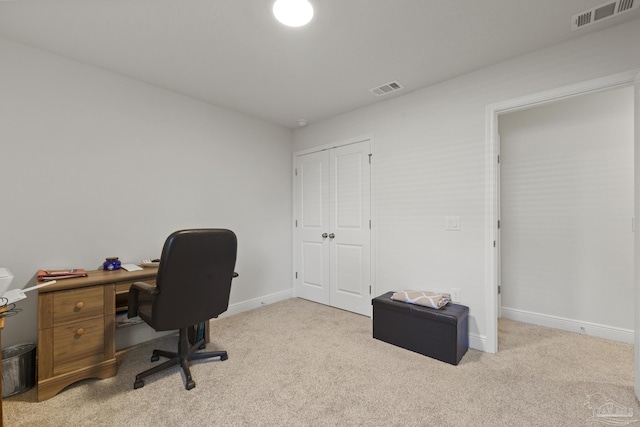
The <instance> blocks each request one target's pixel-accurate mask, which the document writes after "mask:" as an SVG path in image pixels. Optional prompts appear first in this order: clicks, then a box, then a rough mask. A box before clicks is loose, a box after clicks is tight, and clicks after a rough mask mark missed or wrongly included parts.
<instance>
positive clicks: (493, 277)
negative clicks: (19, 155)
mask: <svg viewBox="0 0 640 427" xmlns="http://www.w3.org/2000/svg"><path fill="white" fill-rule="evenodd" d="M622 87H634V88H635V107H634V108H635V111H634V117H635V124H634V126H635V138H634V170H635V179H634V181H635V185H634V195H635V206H634V216H635V217H636V218H640V183H639V181H640V116H639V115H640V70H637V69H636V70H631V71H627V72H623V73H618V74H614V75H610V76H606V77H602V78H598V79H594V80H589V81H586V82H582V83H577V84H573V85H569V86H563V87H559V88H556V89H551V90H548V91H544V92H539V93H535V94H532V95H527V96H523V97H519V98H513V99H509V100H505V101H501V102H497V103H494V104H489V105H487V106H486V127H485V129H486V139H485V171H486V172H485V184H486V185H485V200H486V219H485V241H486V245H485V248H486V249H485V266H486V268H485V296H486V303H485V312H486V313H487V318H486V331H487V333H486V335H485V337H484V339H483V341H484V345H483V350H484V351H487V352H489V353H496V352H497V351H498V315H499V301H498V279H499V271H498V268H499V261H500V260H499V256H500V254H499V252H498V250H497V248H499V247H500V244H499V238H500V235H499V233H498V220H499V215H500V211H499V203H500V198H499V196H500V194H499V193H498V189H499V182H498V180H499V176H498V155H499V154H500V151H499V140H498V138H499V135H498V117H499V116H500V115H502V114H505V113H511V112H515V111H519V110H524V109H527V108H531V107H535V106H540V105H544V104H549V103H552V102H555V101H560V100H563V99H567V98H572V97H575V96H580V95H586V94H590V93H596V92H601V91H606V90H611V89H617V88H622ZM634 239H635V262H634V265H635V275H634V289H635V294H636V298H635V301H636V303H635V304H636V305H635V319H636V320H635V328H634V329H635V346H634V347H635V352H634V354H635V356H634V357H635V361H634V367H635V368H636V369H635V372H636V373H635V378H636V390H638V389H640V372H639V371H640V369H639V368H640V355H639V354H638V353H640V233H636V235H635V237H634ZM636 394H638V391H636ZM639 397H640V396H639Z"/></svg>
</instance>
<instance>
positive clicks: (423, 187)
mask: <svg viewBox="0 0 640 427" xmlns="http://www.w3.org/2000/svg"><path fill="white" fill-rule="evenodd" d="M639 24H640V20H638V19H636V20H634V21H630V22H628V23H626V24H622V25H619V26H617V27H614V28H611V29H609V30H605V31H602V32H598V33H593V34H589V35H587V36H584V37H580V38H577V39H575V40H572V41H570V42H568V43H564V44H561V45H557V46H553V47H551V48H548V49H545V50H541V51H538V52H535V53H533V54H530V55H527V56H523V57H520V58H517V59H514V60H511V61H508V62H504V63H501V64H497V65H495V66H492V67H489V68H485V69H482V70H479V71H477V72H474V73H471V74H467V75H465V76H462V77H458V78H454V79H452V80H449V81H447V82H444V83H442V84H438V85H434V86H431V87H428V88H425V89H423V90H420V91H416V92H413V93H410V94H407V95H405V96H402V97H397V98H393V99H390V100H388V101H385V102H382V103H378V104H375V105H373V106H371V107H368V108H363V109H359V110H356V111H353V112H350V113H347V114H343V115H340V116H337V117H334V118H331V119H328V120H325V121H323V122H320V123H313V124H310V125H309V126H308V127H306V128H304V129H298V130H296V131H294V150H303V149H308V148H311V147H314V146H319V145H323V144H327V143H330V142H332V141H339V140H343V139H347V138H350V137H353V136H358V135H363V134H367V133H373V134H374V146H375V155H374V168H375V176H374V183H373V185H374V197H375V202H374V237H375V242H376V243H375V244H376V246H375V250H376V252H377V253H376V256H375V264H376V271H375V273H374V275H375V277H376V282H375V293H376V294H381V293H383V292H386V291H388V290H394V289H398V288H407V287H412V288H421V289H429V288H435V287H437V288H452V287H456V288H460V289H461V290H462V302H463V303H464V304H466V305H468V306H469V307H470V326H469V329H470V333H471V344H472V346H475V347H476V348H482V346H483V343H484V339H485V338H486V336H487V330H488V327H490V326H491V322H489V319H488V316H493V313H486V305H487V296H486V293H485V289H486V286H488V285H487V284H486V283H485V280H486V277H488V275H487V271H486V269H487V263H486V261H485V256H486V255H487V249H488V248H490V245H491V241H490V240H489V238H488V236H487V235H486V234H485V225H486V224H485V220H486V218H485V215H486V213H487V211H488V200H487V195H486V194H485V190H486V187H485V183H486V172H487V171H486V170H485V146H486V122H485V120H486V108H487V105H489V104H492V103H496V102H498V101H502V100H507V99H512V98H516V97H520V96H524V95H526V94H532V93H537V92H541V91H545V90H549V89H553V88H557V87H561V86H565V85H569V84H573V83H576V82H581V81H586V80H591V79H595V78H599V77H602V76H607V75H611V74H615V73H619V72H622V71H627V70H632V69H637V68H640V44H638V43H629V40H638V39H640V25H639ZM399 66H402V64H399ZM390 78H392V77H390ZM448 215H452V216H453V215H455V216H460V217H461V230H460V231H459V232H451V231H445V230H444V225H445V216H448Z"/></svg>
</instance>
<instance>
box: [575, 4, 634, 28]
mask: <svg viewBox="0 0 640 427" xmlns="http://www.w3.org/2000/svg"><path fill="white" fill-rule="evenodd" d="M638 6H640V0H616V1H609V2H607V3H604V4H601V5H599V6H596V7H593V8H591V9H588V10H585V11H582V12H580V13H577V14H575V15H573V16H572V17H571V30H577V29H578V28H582V27H585V26H587V25H591V24H594V23H596V22H598V21H601V20H603V19H607V18H611V17H614V16H617V15H620V14H621V13H625V12H629V11H630V10H633V9H637V8H638Z"/></svg>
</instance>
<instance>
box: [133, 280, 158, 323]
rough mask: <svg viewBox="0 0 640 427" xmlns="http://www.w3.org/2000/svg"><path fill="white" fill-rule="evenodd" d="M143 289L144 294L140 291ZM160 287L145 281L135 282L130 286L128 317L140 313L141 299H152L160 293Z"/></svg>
mask: <svg viewBox="0 0 640 427" xmlns="http://www.w3.org/2000/svg"><path fill="white" fill-rule="evenodd" d="M141 291H142V295H140V292H141ZM159 293H160V291H158V288H156V287H155V286H152V285H150V284H148V283H145V282H134V283H133V284H132V285H131V287H130V288H129V303H128V304H129V307H128V312H127V317H128V318H132V317H136V316H137V315H138V302H139V301H140V299H144V300H151V298H153V296H154V295H157V294H159Z"/></svg>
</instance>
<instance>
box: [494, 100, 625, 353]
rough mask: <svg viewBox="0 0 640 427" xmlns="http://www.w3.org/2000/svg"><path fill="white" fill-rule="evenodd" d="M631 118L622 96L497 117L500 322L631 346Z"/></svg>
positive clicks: (572, 102)
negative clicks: (505, 321) (566, 332)
mask: <svg viewBox="0 0 640 427" xmlns="http://www.w3.org/2000/svg"><path fill="white" fill-rule="evenodd" d="M633 111H634V91H633V87H623V88H617V89H612V90H607V91H599V92H597V93H589V94H583V95H581V96H578V97H572V98H569V99H564V100H561V101H556V102H553V103H548V104H545V105H541V106H536V107H533V108H528V109H524V110H520V111H517V112H512V113H508V114H503V115H500V117H499V132H500V147H499V150H500V164H499V168H498V170H499V190H500V191H499V194H498V206H499V212H498V213H499V219H500V228H499V234H498V244H497V250H498V252H499V253H498V257H499V265H500V271H499V283H500V290H501V292H500V294H499V299H500V306H499V307H498V308H499V311H500V314H501V316H502V317H503V318H506V319H511V320H516V321H520V322H524V323H530V324H535V325H539V326H545V327H551V328H555V329H561V330H565V331H569V332H578V333H582V334H585V335H588V336H594V337H600V338H605V339H610V340H614V341H620V342H624V343H627V344H632V343H633V339H634V337H633V322H634V318H633V313H634V307H633V296H634V288H633V273H634V265H633V263H634V236H633V227H634V224H633V222H634V221H633V220H634V218H633V211H634V197H633V195H634V162H633V158H634V153H633V139H634V118H633ZM499 338H500V337H499ZM499 346H500V342H499Z"/></svg>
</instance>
